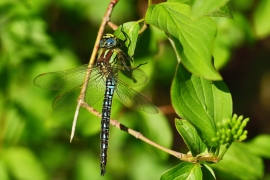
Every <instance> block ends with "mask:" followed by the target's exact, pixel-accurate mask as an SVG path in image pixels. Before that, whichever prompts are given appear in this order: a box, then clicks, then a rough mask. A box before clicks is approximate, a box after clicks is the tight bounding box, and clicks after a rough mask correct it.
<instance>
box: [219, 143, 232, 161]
mask: <svg viewBox="0 0 270 180" xmlns="http://www.w3.org/2000/svg"><path fill="white" fill-rule="evenodd" d="M231 145H232V142H231V143H228V144H227V145H226V146H225V148H224V149H223V151H222V152H221V154H220V155H219V156H218V159H219V160H218V161H220V160H221V159H222V158H223V156H224V155H225V153H226V152H227V151H228V149H229V147H230V146H231Z"/></svg>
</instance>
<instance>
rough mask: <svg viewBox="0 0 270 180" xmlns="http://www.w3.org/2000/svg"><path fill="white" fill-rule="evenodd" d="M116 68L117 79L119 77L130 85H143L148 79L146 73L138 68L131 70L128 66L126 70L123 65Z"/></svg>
mask: <svg viewBox="0 0 270 180" xmlns="http://www.w3.org/2000/svg"><path fill="white" fill-rule="evenodd" d="M116 68H118V70H119V73H118V79H121V80H122V81H124V82H125V83H127V84H128V85H129V86H131V87H134V86H140V85H143V84H145V83H146V82H147V81H148V77H147V75H146V74H145V72H143V71H142V70H140V69H133V70H132V69H131V68H130V70H127V69H124V67H121V69H119V67H116Z"/></svg>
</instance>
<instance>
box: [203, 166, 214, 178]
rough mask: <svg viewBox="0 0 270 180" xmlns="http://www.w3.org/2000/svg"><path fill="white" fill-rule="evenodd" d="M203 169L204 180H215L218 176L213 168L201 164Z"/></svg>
mask: <svg viewBox="0 0 270 180" xmlns="http://www.w3.org/2000/svg"><path fill="white" fill-rule="evenodd" d="M201 166H202V167H201V169H202V174H203V179H204V180H215V179H216V176H215V173H214V171H213V169H212V168H211V167H209V166H208V165H206V164H201Z"/></svg>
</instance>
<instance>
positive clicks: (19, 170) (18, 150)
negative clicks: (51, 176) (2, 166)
mask: <svg viewBox="0 0 270 180" xmlns="http://www.w3.org/2000/svg"><path fill="white" fill-rule="evenodd" d="M5 161H6V162H7V165H8V168H9V170H10V172H11V173H12V175H13V176H14V177H15V179H27V180H31V179H33V180H36V179H39V180H42V179H47V178H46V174H45V171H44V169H43V167H42V166H41V164H40V162H39V161H38V159H37V158H36V157H35V155H34V154H33V153H32V152H31V151H29V150H28V149H26V148H22V147H13V148H9V149H7V150H6V152H5Z"/></svg>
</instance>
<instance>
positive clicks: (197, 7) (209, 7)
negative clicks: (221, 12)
mask: <svg viewBox="0 0 270 180" xmlns="http://www.w3.org/2000/svg"><path fill="white" fill-rule="evenodd" d="M228 1H229V0H194V2H193V4H192V8H191V9H192V15H193V16H195V17H198V16H201V15H205V14H208V13H210V12H212V11H214V10H216V9H217V8H220V7H221V6H224V5H225V4H226V3H227V2H228Z"/></svg>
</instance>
